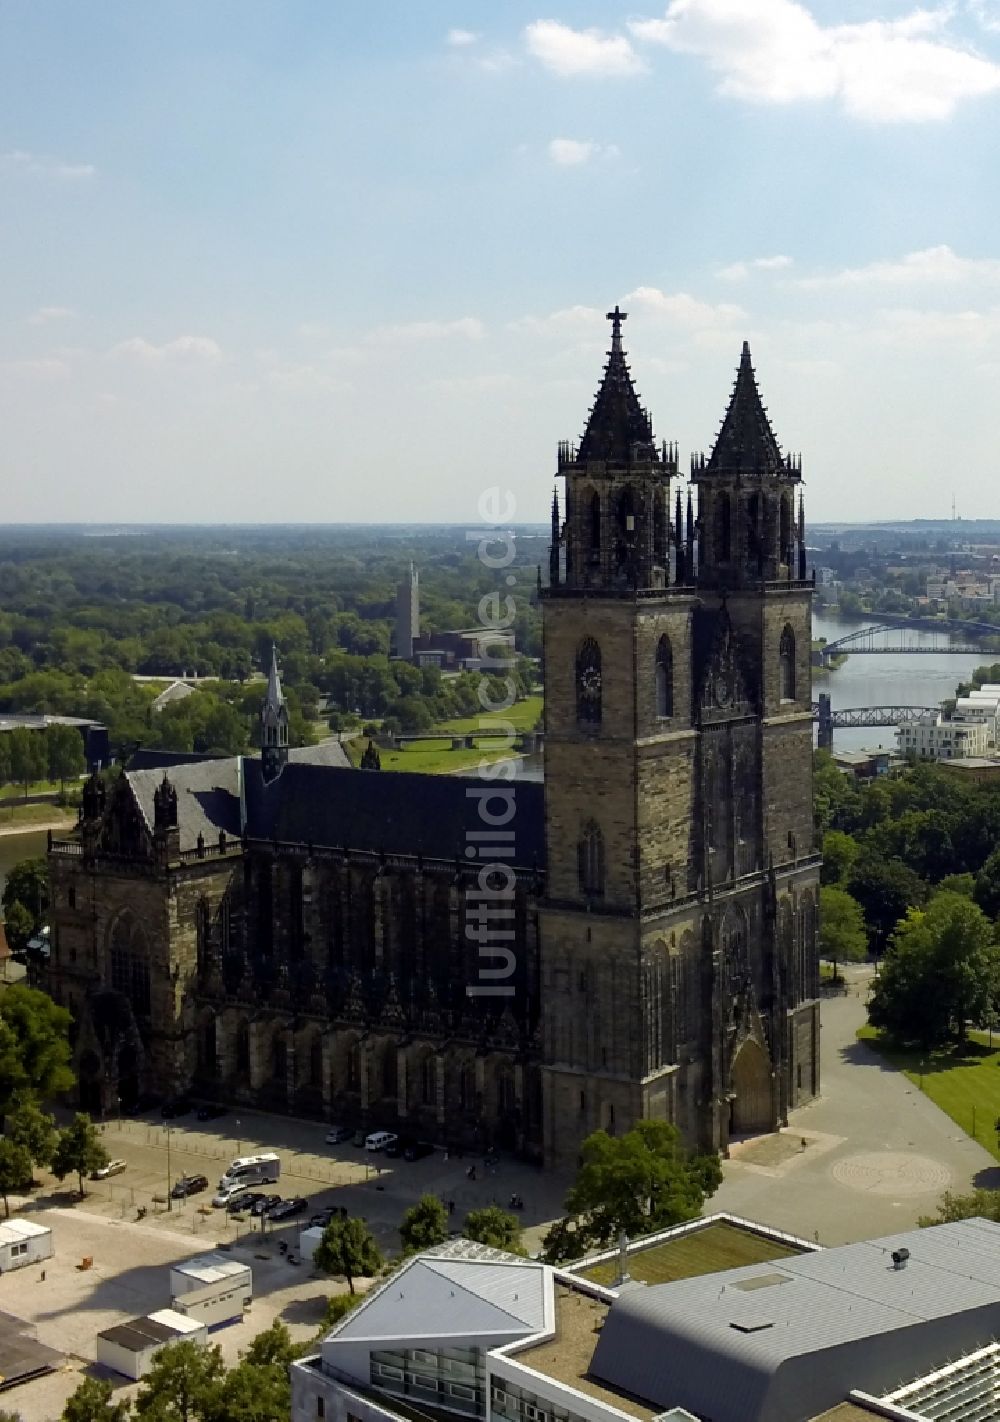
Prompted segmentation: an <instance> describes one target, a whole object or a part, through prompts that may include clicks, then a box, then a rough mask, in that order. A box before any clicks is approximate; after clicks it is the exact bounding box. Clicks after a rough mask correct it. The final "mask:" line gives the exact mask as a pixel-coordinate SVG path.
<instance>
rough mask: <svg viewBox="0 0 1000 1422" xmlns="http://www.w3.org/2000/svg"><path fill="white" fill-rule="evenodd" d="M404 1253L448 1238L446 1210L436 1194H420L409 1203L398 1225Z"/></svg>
mask: <svg viewBox="0 0 1000 1422" xmlns="http://www.w3.org/2000/svg"><path fill="white" fill-rule="evenodd" d="M399 1238H400V1240H401V1241H402V1244H403V1253H404V1254H416V1253H417V1252H418V1251H419V1250H421V1249H430V1248H432V1247H433V1246H434V1245H435V1244H443V1243H444V1241H445V1240H446V1239H447V1238H448V1211H447V1210H446V1209H445V1207H444V1205H443V1204H442V1203H441V1201H440V1200H439V1199H438V1197H437V1196H436V1195H421V1197H420V1199H419V1200H418V1201H417V1203H416V1204H415V1205H411V1206H410V1208H409V1209H408V1210H407V1211H406V1214H405V1215H404V1216H403V1219H402V1222H401V1224H400V1226H399Z"/></svg>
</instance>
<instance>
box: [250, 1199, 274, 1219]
mask: <svg viewBox="0 0 1000 1422" xmlns="http://www.w3.org/2000/svg"><path fill="white" fill-rule="evenodd" d="M280 1204H281V1196H280V1195H258V1196H257V1198H256V1199H255V1200H254V1202H253V1206H252V1208H251V1210H250V1213H251V1214H252V1215H256V1216H257V1217H258V1218H259V1217H260V1216H261V1215H266V1214H267V1212H268V1210H273V1209H274V1207H275V1205H280Z"/></svg>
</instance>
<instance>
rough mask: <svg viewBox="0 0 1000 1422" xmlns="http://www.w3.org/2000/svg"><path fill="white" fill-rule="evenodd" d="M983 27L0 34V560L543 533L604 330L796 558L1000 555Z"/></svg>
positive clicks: (744, 21)
mask: <svg viewBox="0 0 1000 1422" xmlns="http://www.w3.org/2000/svg"><path fill="white" fill-rule="evenodd" d="M998 138H1000V0H952V3H940V4H934V3H931V4H927V5H924V6H923V7H919V8H917V7H915V6H914V5H913V4H912V3H909V0H907V3H897V0H803V3H798V0H670V3H668V4H667V5H666V8H663V4H662V0H660V4H659V8H658V7H657V5H656V4H651V5H650V6H649V7H648V8H643V7H642V5H641V0H640V7H639V8H638V9H620V10H619V9H618V8H617V7H616V5H615V4H614V3H613V0H603V3H601V4H598V3H596V0H595V3H571V0H562V3H560V0H538V3H530V4H526V3H522V0H507V3H505V4H504V5H502V6H500V5H487V4H484V3H482V0H480V3H478V4H471V3H461V2H460V0H452V3H441V0H419V3H413V0H406V3H403V0H369V3H367V4H361V3H356V0H238V3H237V2H235V0H210V3H208V4H206V3H205V0H158V3H157V4H136V3H135V0H100V4H89V5H87V4H81V3H80V0H4V3H3V5H2V6H0V261H2V265H3V273H4V280H3V281H2V282H0V480H2V485H0V487H2V490H3V510H4V511H3V513H2V515H0V517H2V518H3V519H4V520H5V521H7V522H12V523H15V522H53V521H81V520H84V521H93V522H108V521H118V522H135V521H149V522H244V523H245V522H263V523H269V522H341V521H351V522H356V521H370V522H386V521H393V522H411V521H426V522H443V521H447V522H453V523H469V525H470V527H474V526H475V525H476V523H477V522H478V520H479V517H480V513H479V510H480V503H481V499H482V496H483V493H484V491H485V490H488V489H491V488H502V489H504V490H509V491H510V492H511V496H512V500H513V504H514V508H515V515H514V517H515V519H516V520H517V521H533V520H540V519H544V518H545V517H546V515H547V511H548V507H549V501H550V499H551V491H552V487H553V475H554V470H555V463H556V448H557V443H558V441H559V440H561V439H567V438H568V439H573V438H576V437H578V436H579V434H580V433H581V432H582V429H583V427H584V425H585V422H586V417H587V411H588V408H589V406H590V403H591V401H592V399H593V395H594V392H595V390H596V388H597V385H598V383H599V379H600V374H601V369H602V366H603V362H604V359H605V351H606V349H607V346H608V343H609V331H608V326H607V322H606V321H605V319H604V317H605V312H606V311H607V310H608V309H610V308H611V307H613V306H614V305H615V304H616V303H620V305H621V307H622V309H623V310H625V311H627V312H628V321H627V323H626V326H625V329H624V338H625V344H626V347H627V349H628V351H629V358H630V363H631V366H632V371H633V376H634V378H635V382H636V386H637V389H638V391H639V394H640V397H641V399H642V401H643V403H644V404H645V405H646V406H648V408H649V410H650V412H651V415H652V418H653V424H654V430H655V432H656V436H657V438H658V439H660V438H662V439H671V440H676V441H677V442H678V443H679V445H680V450H681V464H682V468H686V467H687V463H688V459H689V456H690V454H691V453H692V452H693V451H698V450H706V451H707V450H708V449H710V448H711V445H712V441H713V439H714V436H715V433H716V431H717V429H718V426H719V422H720V420H721V418H722V415H723V413H724V410H725V406H726V402H727V400H728V397H729V393H730V389H731V383H732V379H733V375H734V371H735V367H736V364H737V362H738V359H739V354H740V348H741V345H742V342H743V340H744V339H746V340H749V341H750V343H751V349H752V351H753V356H754V362H755V365H756V368H757V374H758V380H759V383H760V387H761V390H762V393H763V396H764V399H765V402H766V404H767V407H768V410H769V412H770V415H771V418H772V422H773V424H774V427H775V431H776V433H777V435H778V438H779V440H780V441H781V443H782V446H783V447H784V448H786V449H791V450H792V451H798V452H801V455H802V464H803V475H804V478H805V480H806V500H807V505H806V506H807V513H808V515H809V517H810V518H811V519H813V520H834V519H837V520H840V519H854V518H856V519H870V518H898V517H928V518H935V517H938V518H941V517H949V516H950V514H951V509H952V499H953V498H954V499H955V501H956V506H957V509H958V512H959V514H960V515H962V516H965V517H968V518H972V517H992V518H996V517H1000V478H998V477H997V476H998V474H1000V439H998V437H997V430H996V424H997V419H996V411H997V404H998V402H997V399H996V391H997V388H998V386H1000V182H998V159H1000V151H998V150H1000V143H998Z"/></svg>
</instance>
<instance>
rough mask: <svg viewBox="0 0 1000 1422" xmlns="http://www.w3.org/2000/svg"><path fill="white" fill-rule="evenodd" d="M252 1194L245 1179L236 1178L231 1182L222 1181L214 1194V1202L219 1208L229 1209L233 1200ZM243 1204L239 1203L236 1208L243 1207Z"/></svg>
mask: <svg viewBox="0 0 1000 1422" xmlns="http://www.w3.org/2000/svg"><path fill="white" fill-rule="evenodd" d="M249 1194H250V1186H249V1185H247V1183H246V1181H244V1180H236V1181H233V1182H232V1183H230V1184H225V1185H223V1184H222V1183H221V1182H220V1184H219V1188H218V1190H217V1191H216V1193H215V1194H214V1195H213V1196H212V1204H213V1205H215V1207H216V1208H217V1209H228V1208H229V1203H230V1201H231V1200H235V1199H237V1198H239V1199H240V1200H243V1199H244V1198H245V1197H246V1196H247V1195H249ZM242 1208H243V1207H242V1205H237V1206H236V1209H238V1210H239V1209H242Z"/></svg>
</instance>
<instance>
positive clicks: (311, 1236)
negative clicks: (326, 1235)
mask: <svg viewBox="0 0 1000 1422" xmlns="http://www.w3.org/2000/svg"><path fill="white" fill-rule="evenodd" d="M322 1238H323V1231H322V1229H321V1228H320V1227H319V1225H310V1226H309V1228H308V1229H304V1230H302V1232H301V1233H300V1235H299V1254H300V1256H301V1258H302V1260H303V1261H305V1260H308V1261H309V1263H310V1264H311V1263H312V1257H313V1255H314V1254H315V1253H316V1250H317V1248H318V1247H319V1242H320V1240H321V1239H322Z"/></svg>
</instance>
